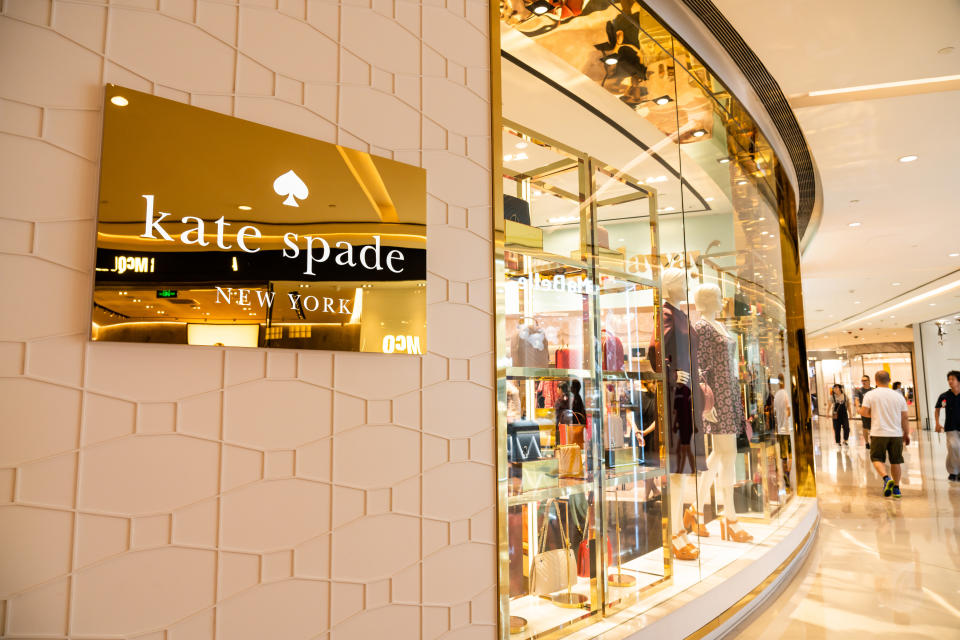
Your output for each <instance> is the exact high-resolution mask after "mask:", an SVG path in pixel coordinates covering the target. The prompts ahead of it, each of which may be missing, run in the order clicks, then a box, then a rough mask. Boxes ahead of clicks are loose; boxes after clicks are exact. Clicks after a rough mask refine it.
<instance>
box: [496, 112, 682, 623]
mask: <svg viewBox="0 0 960 640" xmlns="http://www.w3.org/2000/svg"><path fill="white" fill-rule="evenodd" d="M503 135H504V147H505V148H512V149H517V148H519V149H521V150H522V151H521V152H520V153H514V154H510V155H511V156H512V158H511V159H510V160H508V161H506V162H505V169H504V217H505V229H504V266H503V281H502V295H503V298H502V300H503V304H502V309H503V322H504V335H505V344H504V355H505V364H506V366H505V367H504V369H503V371H504V376H503V388H504V394H505V401H506V463H507V464H506V473H505V474H504V477H503V482H505V485H506V486H505V490H504V491H503V493H505V494H506V505H507V511H508V513H507V518H506V520H507V522H506V530H507V531H506V535H507V538H508V541H509V543H508V559H507V564H508V565H509V569H508V572H507V573H508V575H509V596H510V597H509V608H510V620H511V622H510V624H511V628H512V629H513V630H514V631H515V633H514V635H515V636H516V637H536V636H540V635H542V634H545V633H549V632H551V631H556V630H558V629H562V628H566V627H570V626H571V625H574V624H577V623H582V622H583V621H584V620H587V619H589V618H590V617H592V616H594V615H596V614H598V613H600V612H602V611H604V610H607V609H609V608H611V607H616V606H618V605H621V604H626V603H629V602H631V601H634V600H635V599H636V597H637V594H638V593H640V592H641V591H643V590H644V589H648V588H650V587H652V586H654V585H656V584H658V583H661V582H662V581H664V580H665V579H667V578H668V577H669V575H670V555H669V554H667V553H665V552H664V539H665V538H664V518H663V513H662V510H661V499H662V498H661V497H660V496H661V493H662V490H661V487H660V481H661V479H662V478H663V476H664V475H665V473H666V467H665V460H664V452H663V446H662V443H663V441H664V439H663V436H662V433H660V431H661V429H662V427H661V426H660V425H661V424H662V419H661V415H660V414H661V412H662V410H661V407H662V395H663V392H662V389H661V383H662V380H663V376H662V374H659V373H656V372H655V367H654V366H653V365H652V364H651V361H650V357H651V356H650V353H649V352H648V351H649V346H650V345H651V343H654V342H657V341H658V337H657V331H658V330H659V323H658V320H657V319H658V317H659V312H658V309H659V304H660V303H659V293H658V290H659V286H658V284H657V279H658V277H659V269H658V265H657V264H656V260H653V259H651V256H655V255H657V251H658V249H657V245H658V242H657V224H656V220H657V212H656V193H655V191H654V190H653V189H651V188H649V187H644V186H642V185H641V184H640V182H639V181H638V180H636V179H634V178H632V177H630V176H628V175H625V174H623V173H622V172H619V171H616V170H615V169H613V168H612V167H609V166H607V165H603V164H602V163H600V162H598V161H596V160H595V159H593V158H591V157H589V156H586V155H584V154H580V153H578V152H576V151H575V150H572V149H568V148H564V147H562V146H560V145H557V144H556V143H550V142H547V141H545V140H543V139H542V138H541V137H540V136H538V135H536V134H535V133H533V132H531V131H528V130H525V129H523V128H521V127H519V126H516V125H510V126H508V127H507V128H505V130H504V134H503ZM598 193H599V194H602V197H597V194H598ZM631 215H632V218H631ZM607 219H609V220H611V222H612V224H611V226H612V229H608V228H606V227H605V226H604V224H602V223H603V222H604V221H605V220H607ZM611 231H613V233H611ZM628 231H629V236H630V238H631V242H632V243H633V244H632V245H628V244H626V243H625V242H624V241H625V237H626V235H627V232H628ZM611 238H613V239H612V240H611ZM641 238H642V239H641ZM637 243H639V244H637ZM598 550H600V552H599V553H598Z"/></svg>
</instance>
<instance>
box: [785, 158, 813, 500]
mask: <svg viewBox="0 0 960 640" xmlns="http://www.w3.org/2000/svg"><path fill="white" fill-rule="evenodd" d="M776 175H777V191H778V192H779V193H778V194H777V195H778V196H779V197H778V198H777V203H778V205H779V207H778V212H777V213H778V217H779V219H780V225H779V226H780V260H781V262H782V267H783V294H784V303H785V304H784V306H785V308H786V315H787V359H788V362H789V369H788V372H789V375H790V388H791V389H792V391H793V416H794V419H793V428H794V437H793V443H794V447H793V457H794V465H795V466H794V468H795V469H796V470H797V495H798V496H804V497H809V498H813V497H816V495H817V481H816V477H815V473H814V467H813V424H812V422H811V415H810V380H809V378H808V377H807V338H806V332H805V330H804V324H803V286H802V283H801V280H800V238H799V236H798V232H797V206H796V199H795V198H794V195H793V189H792V188H791V187H790V183H789V182H788V180H787V177H786V175H785V174H784V171H783V169H782V168H781V167H779V166H778V167H777V174H776Z"/></svg>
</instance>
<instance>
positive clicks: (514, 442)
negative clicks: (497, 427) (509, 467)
mask: <svg viewBox="0 0 960 640" xmlns="http://www.w3.org/2000/svg"><path fill="white" fill-rule="evenodd" d="M542 457H543V454H542V453H541V451H540V425H538V424H537V423H536V422H533V421H531V420H519V421H517V422H511V423H510V424H508V425H507V460H509V461H510V462H531V461H533V460H539V459H540V458H542Z"/></svg>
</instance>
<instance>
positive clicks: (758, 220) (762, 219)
mask: <svg viewBox="0 0 960 640" xmlns="http://www.w3.org/2000/svg"><path fill="white" fill-rule="evenodd" d="M764 220H766V218H757V222H763V221H764Z"/></svg>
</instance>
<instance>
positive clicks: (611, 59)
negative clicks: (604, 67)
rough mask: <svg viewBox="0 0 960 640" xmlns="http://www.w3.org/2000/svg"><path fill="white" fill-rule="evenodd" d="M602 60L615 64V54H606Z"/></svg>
mask: <svg viewBox="0 0 960 640" xmlns="http://www.w3.org/2000/svg"><path fill="white" fill-rule="evenodd" d="M603 61H604V62H606V63H607V64H610V65H613V64H617V56H613V55H610V56H607V57H606V58H604V59H603Z"/></svg>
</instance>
